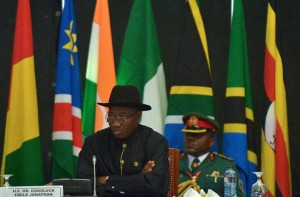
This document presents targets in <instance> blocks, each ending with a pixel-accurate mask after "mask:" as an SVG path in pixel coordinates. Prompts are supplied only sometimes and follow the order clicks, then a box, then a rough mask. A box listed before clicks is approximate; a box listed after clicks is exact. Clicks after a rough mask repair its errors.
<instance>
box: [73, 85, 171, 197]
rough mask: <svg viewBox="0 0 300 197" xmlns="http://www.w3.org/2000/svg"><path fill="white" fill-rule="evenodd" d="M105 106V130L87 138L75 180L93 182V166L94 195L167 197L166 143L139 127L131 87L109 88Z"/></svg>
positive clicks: (135, 95)
mask: <svg viewBox="0 0 300 197" xmlns="http://www.w3.org/2000/svg"><path fill="white" fill-rule="evenodd" d="M98 104H99V105H102V106H105V107H108V108H109V110H108V113H107V116H106V121H107V122H108V124H109V127H108V128H105V129H103V130H101V131H98V132H96V133H94V134H92V135H90V136H88V137H87V138H86V140H85V142H84V145H83V147H82V150H81V152H80V154H79V158H78V167H77V177H78V178H84V179H86V178H88V179H91V180H92V181H93V176H94V173H93V157H94V158H95V159H94V163H96V164H95V165H96V177H97V194H98V196H119V195H120V196H149V197H150V196H151V197H160V196H164V197H166V196H167V193H168V189H169V161H168V143H167V140H166V139H165V138H164V137H163V136H162V135H161V134H159V133H158V132H155V131H154V130H153V129H151V128H149V127H147V126H144V125H140V124H139V121H140V118H141V115H142V111H147V110H150V109H151V107H150V106H149V105H146V104H142V103H140V93H139V91H138V89H137V88H136V87H135V86H129V85H126V86H120V85H117V86H115V87H114V88H113V90H112V92H111V95H110V98H109V103H98Z"/></svg>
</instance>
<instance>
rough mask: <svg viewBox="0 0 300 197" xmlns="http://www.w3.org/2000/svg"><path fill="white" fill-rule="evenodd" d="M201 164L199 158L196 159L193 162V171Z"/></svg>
mask: <svg viewBox="0 0 300 197" xmlns="http://www.w3.org/2000/svg"><path fill="white" fill-rule="evenodd" d="M199 162H200V161H199V159H198V158H197V157H195V159H194V160H193V162H192V165H191V169H192V171H194V170H195V169H196V168H197V167H198V166H199Z"/></svg>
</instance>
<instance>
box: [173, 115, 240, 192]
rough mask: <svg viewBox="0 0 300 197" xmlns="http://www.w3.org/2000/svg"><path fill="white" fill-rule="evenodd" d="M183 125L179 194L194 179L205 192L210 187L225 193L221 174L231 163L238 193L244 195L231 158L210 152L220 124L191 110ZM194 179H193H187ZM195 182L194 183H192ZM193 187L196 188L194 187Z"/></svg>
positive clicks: (185, 116)
mask: <svg viewBox="0 0 300 197" xmlns="http://www.w3.org/2000/svg"><path fill="white" fill-rule="evenodd" d="M183 122H184V124H185V127H184V128H183V130H182V131H183V132H185V138H184V149H185V153H184V154H183V155H182V159H181V160H180V174H179V193H180V192H183V191H184V187H187V184H186V183H192V182H195V183H196V184H197V187H198V190H199V187H200V188H201V189H203V190H204V191H205V192H207V190H208V189H212V190H213V191H214V192H216V193H217V194H218V195H219V196H223V195H224V179H223V175H224V173H225V171H226V169H227V168H228V167H229V166H231V167H233V169H234V170H235V172H236V173H237V176H238V184H237V196H245V194H244V192H243V189H242V184H241V181H240V179H239V174H238V170H237V168H236V165H235V163H234V161H233V160H232V159H230V158H227V157H225V156H223V155H220V154H217V153H211V152H210V147H212V146H213V144H214V135H215V132H216V131H217V130H218V129H219V123H218V122H217V121H215V120H214V119H212V118H210V117H208V116H205V115H203V114H201V113H195V112H191V113H188V114H186V115H184V116H183ZM190 180H193V181H190ZM195 183H193V184H194V186H195ZM194 188H195V187H194Z"/></svg>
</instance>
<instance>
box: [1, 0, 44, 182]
mask: <svg viewBox="0 0 300 197" xmlns="http://www.w3.org/2000/svg"><path fill="white" fill-rule="evenodd" d="M39 135H40V133H39V124H38V106H37V93H36V81H35V71H34V55H33V40H32V25H31V12H30V1H29V0H19V1H18V7H17V16H16V26H15V37H14V46H13V58H12V70H11V79H10V92H9V101H8V109H7V116H6V127H5V139H4V152H3V160H2V161H3V162H2V168H1V174H13V176H12V177H11V178H10V180H9V183H10V184H11V185H12V186H24V185H41V184H43V183H44V177H43V169H42V157H41V144H40V138H39Z"/></svg>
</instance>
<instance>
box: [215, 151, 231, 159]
mask: <svg viewBox="0 0 300 197" xmlns="http://www.w3.org/2000/svg"><path fill="white" fill-rule="evenodd" d="M213 154H214V155H216V156H219V157H221V158H224V159H227V160H230V161H234V160H233V159H231V158H230V157H226V156H225V155H223V154H220V153H216V152H213Z"/></svg>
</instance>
